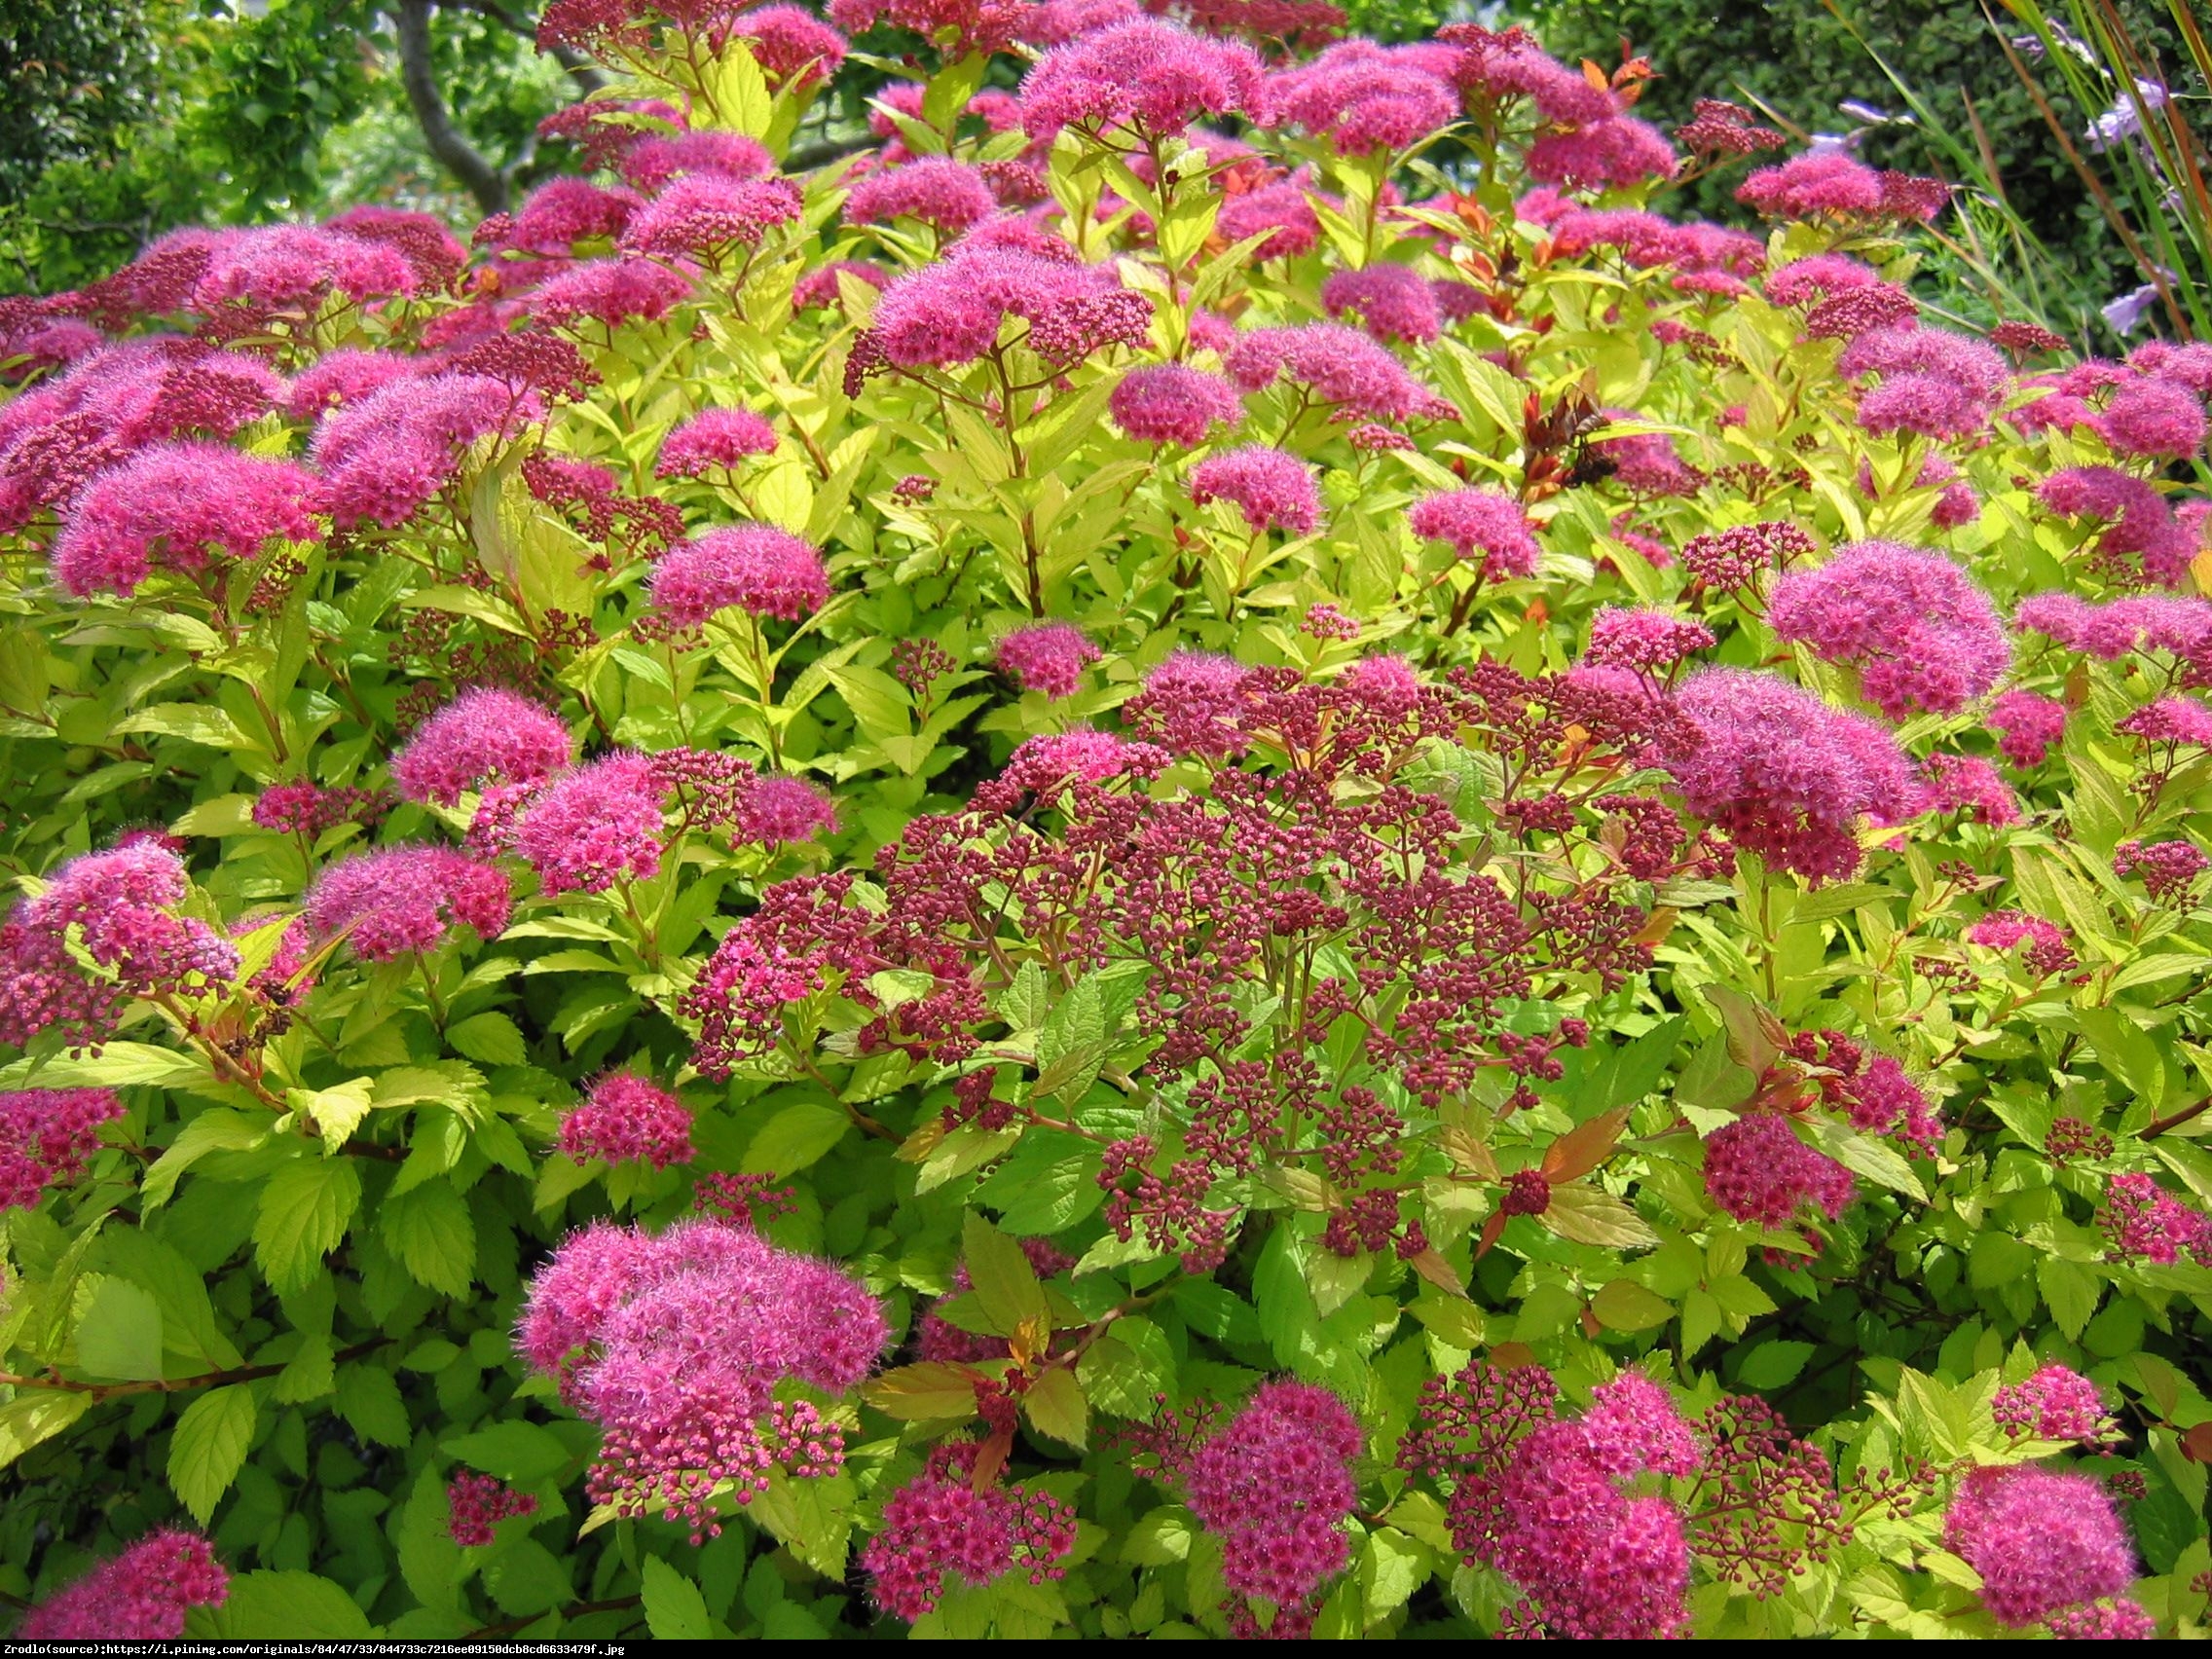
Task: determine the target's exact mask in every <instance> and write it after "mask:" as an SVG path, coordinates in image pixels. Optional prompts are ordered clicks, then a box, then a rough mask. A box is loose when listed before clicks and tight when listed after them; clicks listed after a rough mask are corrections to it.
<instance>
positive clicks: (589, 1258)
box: [516, 1221, 890, 1538]
mask: <svg viewBox="0 0 2212 1659" xmlns="http://www.w3.org/2000/svg"><path fill="white" fill-rule="evenodd" d="M889 1337H890V1331H889V1329H888V1327H887V1326H886V1325H885V1323H884V1318H883V1311H882V1309H880V1308H879V1307H878V1306H877V1304H876V1301H875V1299H874V1298H873V1297H871V1296H869V1295H868V1294H867V1292H866V1290H864V1289H863V1288H862V1287H861V1286H860V1285H859V1284H858V1283H857V1282H856V1281H854V1280H853V1279H851V1278H849V1277H847V1276H846V1275H845V1274H844V1273H843V1272H840V1271H838V1269H837V1268H835V1267H834V1266H832V1265H831V1264H830V1263H829V1262H826V1261H823V1260H821V1259H819V1258H817V1257H812V1256H796V1255H791V1254H788V1253H786V1252H784V1251H782V1250H778V1249H776V1248H774V1247H773V1246H772V1245H770V1244H768V1243H766V1242H765V1241H764V1240H762V1239H761V1238H760V1237H759V1236H758V1235H756V1234H754V1233H752V1232H750V1231H748V1230H743V1229H739V1228H735V1227H729V1226H725V1225H723V1224H721V1223H719V1222H714V1221H687V1222H679V1223H677V1224H676V1226H674V1227H672V1228H670V1229H669V1230H668V1231H667V1232H666V1233H664V1234H661V1235H659V1236H657V1237H655V1236H653V1235H648V1234H645V1233H642V1232H639V1231H637V1230H635V1229H630V1230H618V1229H616V1228H614V1227H612V1226H610V1225H609V1224H608V1223H606V1222H601V1223H598V1224H596V1225H594V1226H592V1227H590V1228H587V1229H586V1230H585V1231H583V1232H581V1233H578V1234H573V1235H571V1236H570V1238H569V1240H568V1242H567V1243H565V1244H563V1245H562V1246H561V1248H560V1249H559V1250H558V1251H556V1252H555V1253H554V1256H553V1259H552V1261H551V1262H550V1263H548V1264H547V1265H546V1267H545V1268H544V1269H543V1270H542V1271H540V1272H538V1274H537V1275H536V1276H535V1278H534V1279H533V1280H532V1281H531V1285H530V1297H529V1301H528V1302H527V1303H526V1304H525V1306H524V1309H523V1314H522V1318H521V1321H520V1324H519V1326H518V1330H517V1335H516V1346H517V1348H518V1349H519V1351H520V1352H521V1354H522V1356H523V1357H524V1359H526V1360H527V1361H529V1363H530V1364H531V1365H532V1366H533V1367H534V1368H535V1369H536V1370H537V1371H538V1372H540V1373H542V1374H543V1375H545V1376H548V1377H552V1378H554V1379H556V1380H557V1381H558V1382H559V1383H561V1390H562V1394H563V1396H564V1397H565V1398H566V1399H568V1400H569V1401H570V1402H571V1404H572V1405H574V1407H575V1408H576V1410H577V1411H579V1412H580V1413H581V1414H582V1415H583V1416H585V1417H586V1418H589V1419H591V1420H592V1421H594V1422H596V1423H598V1424H599V1425H600V1428H601V1431H602V1440H601V1445H600V1455H599V1461H598V1463H597V1464H596V1465H595V1466H594V1468H593V1470H592V1473H591V1477H590V1480H589V1482H588V1490H589V1492H590V1493H591V1496H592V1497H593V1499H594V1500H595V1501H599V1502H605V1503H611V1504H613V1505H614V1506H615V1508H616V1510H617V1511H618V1512H619V1513H621V1514H623V1515H625V1516H642V1515H647V1514H652V1513H656V1512H657V1513H658V1514H660V1515H661V1516H663V1517H664V1518H665V1519H668V1520H677V1519H682V1520H684V1521H687V1522H688V1523H689V1524H690V1526H691V1528H692V1530H693V1535H694V1537H695V1538H696V1537H697V1536H699V1535H701V1534H703V1533H711V1532H716V1531H719V1523H717V1522H716V1521H715V1520H714V1518H713V1515H712V1512H711V1510H710V1508H709V1506H708V1505H709V1500H710V1498H711V1496H712V1494H713V1493H714V1492H715V1490H716V1488H717V1487H718V1486H719V1485H721V1483H723V1482H725V1481H726V1482H728V1483H729V1484H730V1486H731V1487H732V1488H734V1495H735V1496H736V1498H737V1500H738V1502H740V1503H746V1502H750V1501H751V1500H752V1499H753V1498H754V1497H756V1496H757V1495H758V1494H759V1493H761V1492H762V1491H764V1490H766V1488H767V1485H768V1472H769V1471H770V1470H771V1469H782V1470H784V1471H785V1472H786V1473H787V1474H789V1475H791V1476H793V1477H796V1478H805V1477H809V1476H817V1475H824V1474H829V1473H832V1472H834V1471H835V1469H836V1468H837V1467H838V1465H839V1464H840V1463H841V1462H842V1461H843V1459H844V1438H843V1435H842V1434H841V1433H840V1431H839V1430H838V1428H837V1425H836V1424H835V1423H834V1422H832V1421H830V1419H827V1418H825V1417H824V1416H823V1415H822V1413H821V1412H820V1410H819V1409H818V1408H816V1407H815V1406H813V1405H812V1404H810V1403H808V1402H807V1401H805V1400H803V1399H797V1400H793V1399H786V1400H782V1401H779V1400H778V1398H777V1394H776V1390H777V1385H778V1384H779V1383H786V1382H787V1381H793V1382H797V1383H806V1384H807V1385H809V1386H810V1387H813V1388H816V1389H820V1390H822V1391H824V1392H826V1393H829V1394H832V1395H839V1394H844V1393H847V1392H849V1391H850V1390H851V1389H852V1388H854V1387H855V1386H856V1385H858V1383H860V1381H861V1379H862V1378H864V1377H866V1375H867V1371H868V1368H869V1367H870V1366H871V1365H872V1364H873V1363H874V1361H875V1357H876V1355H877V1354H878V1353H880V1352H881V1351H882V1349H883V1345H884V1344H885V1342H886V1341H888V1340H889Z"/></svg>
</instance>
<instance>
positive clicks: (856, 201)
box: [845, 156, 999, 236]
mask: <svg viewBox="0 0 2212 1659" xmlns="http://www.w3.org/2000/svg"><path fill="white" fill-rule="evenodd" d="M998 210H999V204H998V200H997V198H995V197H994V196H993V195H992V194H991V187H990V185H989V183H988V182H987V181H986V180H985V179H984V177H983V175H982V173H981V171H980V170H978V169H977V168H976V167H973V166H969V165H968V164H967V163H966V162H956V161H954V160H952V158H951V157H949V156H925V157H923V158H921V159H920V160H918V161H911V162H906V163H903V164H902V165H901V166H890V167H884V168H882V169H881V170H879V171H876V172H871V173H869V174H868V175H867V176H866V178H864V179H862V180H861V181H860V182H859V183H858V184H856V185H854V186H853V189H852V194H851V195H849V196H847V197H846V198H845V222H846V223H847V224H851V225H880V224H886V223H888V222H889V221H891V220H893V219H915V220H919V221H920V222H921V223H922V224H925V225H927V226H929V227H930V228H931V229H932V230H934V231H936V232H938V233H939V234H940V236H958V235H959V234H960V233H961V232H962V231H965V230H966V229H968V227H969V226H971V225H974V224H976V223H977V222H979V221H981V220H984V219H988V218H989V217H991V216H992V215H993V214H994V213H996V212H997V211H998Z"/></svg>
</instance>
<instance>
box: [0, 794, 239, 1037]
mask: <svg viewBox="0 0 2212 1659" xmlns="http://www.w3.org/2000/svg"><path fill="white" fill-rule="evenodd" d="M189 885H190V883H189V880H188V878H187V877H186V875H185V870H184V864H183V861H182V860H180V859H179V858H178V857H177V856H176V854H175V853H173V852H171V851H169V850H168V849H167V848H166V847H165V846H162V845H160V844H159V843H158V842H157V841H155V840H153V839H152V838H147V839H136V840H127V841H125V842H124V843H123V844H121V845H118V846H116V847H114V848H112V849H110V850H109V851H107V852H104V853H86V854H83V855H82V856H80V857H78V858H74V859H71V860H70V861H69V862H68V863H67V864H65V865H63V866H61V867H60V868H59V869H57V870H55V872H54V874H53V876H52V878H51V879H50V880H49V881H48V882H47V885H46V888H45V890H44V891H43V892H41V893H39V894H37V895H36V896H35V897H32V898H28V899H24V900H22V901H21V902H20V903H18V904H17V905H16V907H15V909H14V910H13V911H11V912H10V913H9V915H8V919H7V921H6V922H5V923H0V1043H6V1044H9V1045H10V1046H12V1047H15V1048H18V1049H19V1048H23V1047H25V1046H27V1045H28V1043H29V1042H30V1039H31V1038H32V1037H33V1036H35V1035H36V1034H37V1033H39V1032H41V1031H45V1030H48V1029H50V1028H51V1029H57V1030H59V1031H61V1032H63V1033H64V1034H66V1036H67V1038H68V1040H69V1043H70V1045H71V1047H73V1048H79V1049H83V1048H96V1047H97V1046H98V1045H99V1044H101V1043H102V1042H104V1041H105V1040H106V1039H107V1037H108V1036H109V1035H110V1034H111V1033H112V1032H113V1031H114V1029H115V1026H116V1024H117V1022H118V1021H119V1020H120V1019H121V1018H122V1017H123V1015H124V1014H125V1012H126V1011H127V1010H128V1009H129V1005H130V1002H131V1000H132V999H133V998H137V997H146V996H153V995H156V994H181V995H184V996H188V997H190V996H198V995H201V994H203V992H204V991H206V990H207V989H209V988H210V987H212V986H215V985H218V984H223V983H227V982H228V981H230V980H231V979H233V978H235V977H237V975H238V971H239V957H238V952H237V951H236V950H235V949H233V948H232V947H231V945H230V943H229V941H227V940H224V939H222V938H221V937H220V936H219V935H217V934H216V933H215V932H214V931H213V930H212V929H210V928H209V927H208V926H207V925H206V924H205V923H204V922H202V921H199V920H197V919H196V918H193V917H190V916H177V915H173V914H171V912H172V911H173V910H174V909H175V907H176V906H177V905H178V904H179V903H182V902H183V900H184V897H185V893H186V890H187V888H188V887H189ZM80 952H82V954H83V955H84V956H85V957H89V958H90V959H91V961H92V965H93V966H94V968H96V969H97V970H100V971H101V972H100V974H99V975H98V977H94V976H92V975H89V974H88V973H87V972H86V971H85V969H84V968H83V967H81V966H80V964H79V953H80Z"/></svg>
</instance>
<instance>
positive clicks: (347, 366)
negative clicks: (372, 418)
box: [284, 347, 423, 421]
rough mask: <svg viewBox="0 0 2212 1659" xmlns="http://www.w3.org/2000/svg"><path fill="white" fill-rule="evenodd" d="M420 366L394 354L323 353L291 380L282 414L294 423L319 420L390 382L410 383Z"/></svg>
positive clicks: (421, 366) (418, 372)
mask: <svg viewBox="0 0 2212 1659" xmlns="http://www.w3.org/2000/svg"><path fill="white" fill-rule="evenodd" d="M422 372H423V364H422V363H421V362H420V361H419V360H418V359H416V358H414V357H408V356H402V355H401V354H400V353H399V352H397V351H364V350H356V349H354V348H352V347H342V348H341V349H340V350H336V351H325V352H324V353H323V354H322V355H321V356H320V357H317V358H316V359H315V360H314V361H313V363H311V364H309V365H308V366H307V367H306V368H305V369H303V370H301V371H300V373H299V374H298V375H296V376H295V377H294V378H293V380H292V389H291V395H290V396H289V397H288V398H287V399H286V401H285V404H284V413H285V414H287V415H289V416H291V418H292V419H293V420H295V421H315V420H319V419H321V418H322V417H323V416H324V415H327V414H329V413H330V411H331V410H333V409H335V408H337V407H338V406H339V405H340V404H342V403H356V402H358V401H360V399H362V398H364V397H366V396H368V394H369V393H370V392H372V391H376V390H379V389H381V388H382V387H387V386H389V385H390V384H391V383H392V382H393V381H399V380H412V379H413V378H414V377H415V376H416V375H419V374H421V373H422Z"/></svg>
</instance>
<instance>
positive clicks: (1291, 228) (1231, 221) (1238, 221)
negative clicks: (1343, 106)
mask: <svg viewBox="0 0 2212 1659" xmlns="http://www.w3.org/2000/svg"><path fill="white" fill-rule="evenodd" d="M1214 232H1215V234H1216V235H1218V236H1219V237H1220V238H1221V240H1223V241H1226V242H1240V241H1243V240H1245V239H1246V238H1248V237H1256V236H1259V235H1261V234H1262V233H1263V232H1265V233H1268V240H1266V241H1263V242H1261V243H1260V244H1259V245H1258V246H1257V247H1255V248H1254V249H1253V250H1252V257H1253V258H1254V259H1296V258H1298V257H1299V255H1301V254H1306V253H1311V252H1312V251H1313V248H1314V245H1315V244H1316V243H1318V242H1319V241H1320V240H1321V216H1320V215H1319V214H1318V213H1316V212H1315V211H1314V210H1313V198H1312V197H1311V195H1309V193H1308V190H1307V186H1306V185H1305V184H1304V183H1303V182H1301V180H1300V179H1298V178H1287V179H1277V180H1276V181H1274V182H1273V183H1272V184H1263V185H1261V186H1260V187H1259V188H1258V189H1257V190H1247V191H1243V192H1240V193H1239V194H1237V195H1235V196H1230V197H1226V198H1224V199H1223V201H1222V203H1221V210H1220V211H1219V212H1218V213H1217V214H1216V215H1215V216H1214ZM1196 333H1197V330H1196V327H1195V325H1194V329H1193V336H1194V338H1196ZM1217 349H1218V348H1217Z"/></svg>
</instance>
